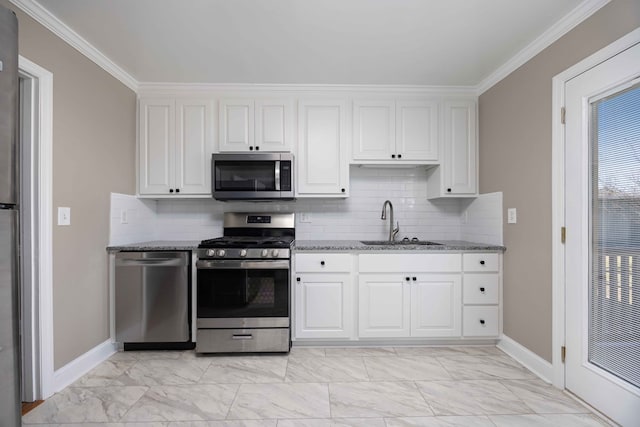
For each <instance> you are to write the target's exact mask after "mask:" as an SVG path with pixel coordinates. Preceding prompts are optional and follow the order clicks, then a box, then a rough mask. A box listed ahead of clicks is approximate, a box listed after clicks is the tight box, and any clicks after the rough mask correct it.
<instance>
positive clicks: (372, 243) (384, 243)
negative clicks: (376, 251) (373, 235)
mask: <svg viewBox="0 0 640 427" xmlns="http://www.w3.org/2000/svg"><path fill="white" fill-rule="evenodd" d="M360 243H362V244H363V245H368V246H415V245H420V246H437V245H442V243H436V242H429V241H426V240H419V241H417V242H415V241H414V242H412V241H404V242H403V241H401V240H398V241H393V242H390V241H388V240H361V241H360Z"/></svg>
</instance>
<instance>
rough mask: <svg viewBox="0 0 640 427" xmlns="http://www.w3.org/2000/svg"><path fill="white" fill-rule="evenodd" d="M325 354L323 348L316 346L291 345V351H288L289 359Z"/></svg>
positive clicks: (323, 355)
mask: <svg viewBox="0 0 640 427" xmlns="http://www.w3.org/2000/svg"><path fill="white" fill-rule="evenodd" d="M325 356H326V354H325V349H324V348H318V347H291V351H289V359H297V358H302V357H325Z"/></svg>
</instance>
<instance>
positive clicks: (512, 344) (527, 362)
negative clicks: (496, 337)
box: [497, 335, 553, 384]
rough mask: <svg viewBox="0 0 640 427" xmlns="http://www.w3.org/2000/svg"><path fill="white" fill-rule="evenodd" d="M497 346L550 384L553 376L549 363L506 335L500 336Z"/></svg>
mask: <svg viewBox="0 0 640 427" xmlns="http://www.w3.org/2000/svg"><path fill="white" fill-rule="evenodd" d="M497 347H498V348H499V349H500V350H502V351H504V352H505V353H507V354H508V355H509V356H511V357H513V358H514V359H515V360H517V361H518V362H520V364H522V365H524V366H525V367H526V368H527V369H529V370H530V371H531V372H533V373H534V374H536V375H537V376H539V377H540V379H542V380H543V381H545V382H547V383H549V384H551V382H552V381H551V379H552V378H553V365H552V364H551V363H549V362H547V361H546V360H544V359H543V358H542V357H540V356H538V355H537V354H535V353H534V352H532V351H531V350H529V349H528V348H526V347H524V346H523V345H522V344H520V343H518V342H516V341H514V340H513V339H511V338H509V337H508V336H506V335H503V336H502V338H501V339H500V341H499V342H498V346H497Z"/></svg>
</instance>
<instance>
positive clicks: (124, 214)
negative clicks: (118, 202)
mask: <svg viewBox="0 0 640 427" xmlns="http://www.w3.org/2000/svg"><path fill="white" fill-rule="evenodd" d="M127 223H129V218H128V215H127V210H126V209H122V210H121V211H120V224H127Z"/></svg>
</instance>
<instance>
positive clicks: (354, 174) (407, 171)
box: [109, 166, 502, 248]
mask: <svg viewBox="0 0 640 427" xmlns="http://www.w3.org/2000/svg"><path fill="white" fill-rule="evenodd" d="M350 182H351V187H350V197H349V198H347V199H299V200H296V201H289V202H268V203H256V202H219V201H216V200H213V199H192V200H189V199H183V200H152V199H138V198H136V197H135V196H130V195H124V194H115V193H114V194H112V197H111V213H110V216H111V218H110V221H111V227H110V241H109V244H110V245H112V246H113V245H122V244H128V243H137V242H144V241H151V240H180V241H200V240H203V239H207V238H211V237H214V236H219V235H221V234H222V229H223V225H222V221H223V214H224V212H267V211H274V212H294V213H296V240H299V241H300V240H353V241H358V242H360V241H385V240H387V239H388V236H389V220H388V219H387V220H382V219H381V218H380V214H381V208H382V205H383V203H384V201H385V200H390V201H391V202H392V203H393V207H394V222H396V223H399V232H398V234H397V235H396V239H395V240H396V241H399V242H401V241H402V239H403V238H405V237H407V238H409V239H411V238H413V237H417V238H418V239H420V240H421V241H431V242H441V241H458V240H463V241H468V242H475V243H486V244H494V245H501V244H502V193H490V194H483V195H480V196H478V197H477V198H475V199H469V200H456V199H442V200H427V196H426V194H427V170H426V168H424V167H416V168H403V169H377V168H360V167H357V166H352V167H351V170H350ZM375 246H379V247H384V246H385V245H375ZM393 246H394V247H396V248H397V247H398V245H396V244H394V245H393ZM412 246H413V247H417V246H421V247H427V246H428V245H424V244H419V245H412ZM431 246H432V247H433V245H431Z"/></svg>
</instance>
